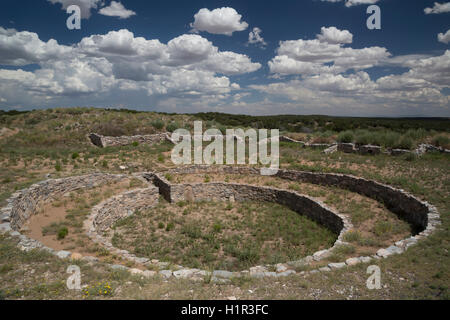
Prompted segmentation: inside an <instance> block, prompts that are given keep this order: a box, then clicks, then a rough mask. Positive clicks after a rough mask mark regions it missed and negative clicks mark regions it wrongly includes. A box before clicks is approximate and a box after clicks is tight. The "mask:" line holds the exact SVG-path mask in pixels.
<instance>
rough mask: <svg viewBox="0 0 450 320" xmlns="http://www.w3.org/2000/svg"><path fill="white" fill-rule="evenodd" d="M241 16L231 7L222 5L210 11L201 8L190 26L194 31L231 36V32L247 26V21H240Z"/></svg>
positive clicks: (242, 29) (241, 29) (244, 28)
mask: <svg viewBox="0 0 450 320" xmlns="http://www.w3.org/2000/svg"><path fill="white" fill-rule="evenodd" d="M241 18H242V16H241V15H240V14H238V13H237V11H236V10H235V9H233V8H229V7H223V8H218V9H214V10H212V11H210V10H209V9H206V8H203V9H200V11H199V12H198V13H196V14H195V16H194V22H193V23H191V27H192V28H193V31H194V32H200V31H206V32H208V33H212V34H223V35H227V36H231V35H232V34H233V32H236V31H244V30H246V29H247V28H248V23H247V22H245V21H242V22H241Z"/></svg>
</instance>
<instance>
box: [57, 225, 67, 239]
mask: <svg viewBox="0 0 450 320" xmlns="http://www.w3.org/2000/svg"><path fill="white" fill-rule="evenodd" d="M68 234H69V229H67V228H66V227H63V228H61V229H59V231H58V240H62V239H64V238H65V237H67V235H68Z"/></svg>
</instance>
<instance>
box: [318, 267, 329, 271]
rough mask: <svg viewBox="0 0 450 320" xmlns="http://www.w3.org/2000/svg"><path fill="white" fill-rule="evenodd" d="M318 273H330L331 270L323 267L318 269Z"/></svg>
mask: <svg viewBox="0 0 450 320" xmlns="http://www.w3.org/2000/svg"><path fill="white" fill-rule="evenodd" d="M319 271H320V272H330V271H331V268H330V267H323V268H319Z"/></svg>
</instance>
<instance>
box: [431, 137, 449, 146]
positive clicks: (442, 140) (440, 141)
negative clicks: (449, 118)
mask: <svg viewBox="0 0 450 320" xmlns="http://www.w3.org/2000/svg"><path fill="white" fill-rule="evenodd" d="M432 143H433V144H434V145H435V146H436V147H443V148H445V149H450V139H449V138H448V137H446V136H444V135H439V136H436V137H434V138H433V141H432Z"/></svg>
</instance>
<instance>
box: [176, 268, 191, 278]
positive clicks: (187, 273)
mask: <svg viewBox="0 0 450 320" xmlns="http://www.w3.org/2000/svg"><path fill="white" fill-rule="evenodd" d="M193 274H194V271H192V270H191V269H181V270H177V271H174V273H173V276H174V277H175V278H177V279H187V278H189V277H191V276H192V275H193Z"/></svg>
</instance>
